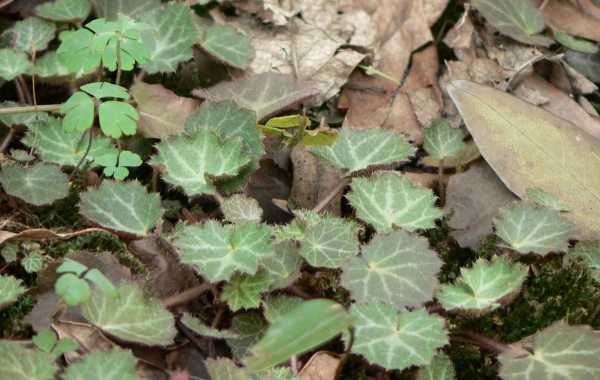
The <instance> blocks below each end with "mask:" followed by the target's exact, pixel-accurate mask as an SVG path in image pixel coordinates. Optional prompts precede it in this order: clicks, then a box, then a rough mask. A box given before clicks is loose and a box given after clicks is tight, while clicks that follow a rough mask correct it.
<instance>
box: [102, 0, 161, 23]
mask: <svg viewBox="0 0 600 380" xmlns="http://www.w3.org/2000/svg"><path fill="white" fill-rule="evenodd" d="M94 3H96V7H97V9H98V17H103V18H105V19H107V20H108V21H117V20H118V19H119V13H123V14H124V15H127V16H129V17H134V18H137V17H138V16H139V15H141V14H144V13H146V12H148V11H151V10H153V9H156V8H158V7H160V4H161V3H160V0H94Z"/></svg>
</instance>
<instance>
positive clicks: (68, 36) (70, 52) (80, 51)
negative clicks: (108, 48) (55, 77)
mask: <svg viewBox="0 0 600 380" xmlns="http://www.w3.org/2000/svg"><path fill="white" fill-rule="evenodd" d="M61 38H62V43H61V44H60V46H59V47H58V49H57V50H56V54H58V57H59V58H60V59H61V61H62V62H63V63H65V64H66V65H67V67H68V69H69V72H71V73H76V72H78V71H80V70H83V71H85V72H90V71H93V70H94V69H95V68H96V67H98V65H99V64H100V61H101V60H102V53H100V52H94V51H90V45H91V43H92V41H93V39H94V33H92V32H90V31H89V30H87V29H79V30H77V31H75V32H66V33H63V34H61Z"/></svg>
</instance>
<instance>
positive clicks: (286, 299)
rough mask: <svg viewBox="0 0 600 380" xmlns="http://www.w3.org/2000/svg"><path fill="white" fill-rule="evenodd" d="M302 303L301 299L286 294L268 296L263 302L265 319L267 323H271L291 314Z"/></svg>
mask: <svg viewBox="0 0 600 380" xmlns="http://www.w3.org/2000/svg"><path fill="white" fill-rule="evenodd" d="M303 302H304V300H303V299H302V298H298V297H291V296H288V295H286V294H269V295H267V296H266V297H265V299H264V301H263V306H264V308H265V318H266V319H267V321H269V323H273V322H274V321H275V320H276V319H277V318H279V317H280V316H282V315H284V314H287V313H289V312H291V311H292V310H294V309H295V308H296V307H298V306H299V305H300V304H301V303H303Z"/></svg>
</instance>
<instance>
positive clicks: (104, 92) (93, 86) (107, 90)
mask: <svg viewBox="0 0 600 380" xmlns="http://www.w3.org/2000/svg"><path fill="white" fill-rule="evenodd" d="M80 89H82V90H83V91H85V92H87V93H88V94H90V95H92V96H93V97H94V98H96V99H102V98H109V97H110V98H119V99H129V98H130V96H129V93H128V92H127V89H126V88H125V87H121V86H117V85H114V84H112V83H108V82H94V83H89V84H86V85H84V86H81V87H80Z"/></svg>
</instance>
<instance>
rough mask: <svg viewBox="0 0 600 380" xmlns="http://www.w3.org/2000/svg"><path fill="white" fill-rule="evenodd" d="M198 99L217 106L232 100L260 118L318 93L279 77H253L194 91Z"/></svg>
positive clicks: (269, 75) (285, 76)
mask: <svg viewBox="0 0 600 380" xmlns="http://www.w3.org/2000/svg"><path fill="white" fill-rule="evenodd" d="M193 94H194V95H196V96H197V97H199V98H205V99H206V100H209V101H212V102H215V103H219V102H222V101H225V100H228V99H233V100H234V101H235V102H236V103H237V104H238V106H240V107H242V108H247V109H250V110H253V111H254V112H256V118H257V119H258V120H261V119H262V118H264V117H266V116H269V115H271V114H272V113H274V112H276V111H278V110H280V109H282V108H286V107H290V106H291V105H293V104H296V103H300V102H303V101H305V100H308V99H310V98H312V97H314V96H316V95H317V94H318V91H317V90H315V89H313V88H311V87H309V86H308V85H306V84H304V83H302V82H297V81H296V80H295V79H294V78H293V77H291V76H290V75H287V74H281V73H274V72H269V73H262V74H257V75H252V76H249V77H247V78H245V79H244V80H241V81H239V82H225V83H222V84H219V85H217V86H213V87H210V88H208V89H198V90H194V91H193Z"/></svg>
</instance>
